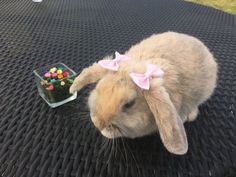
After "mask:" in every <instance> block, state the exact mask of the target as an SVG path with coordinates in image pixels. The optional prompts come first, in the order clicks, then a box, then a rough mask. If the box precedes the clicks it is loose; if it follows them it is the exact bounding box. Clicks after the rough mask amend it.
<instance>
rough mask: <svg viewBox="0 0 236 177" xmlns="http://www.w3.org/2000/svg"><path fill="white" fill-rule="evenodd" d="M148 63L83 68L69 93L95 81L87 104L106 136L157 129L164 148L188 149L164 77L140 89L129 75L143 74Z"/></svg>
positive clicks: (112, 136) (180, 150)
mask: <svg viewBox="0 0 236 177" xmlns="http://www.w3.org/2000/svg"><path fill="white" fill-rule="evenodd" d="M146 69H147V63H143V62H139V63H135V62H134V61H133V60H131V59H130V60H129V61H126V62H122V63H121V64H119V69H118V70H117V71H111V70H110V69H106V68H104V67H102V66H101V65H100V64H97V63H95V64H94V65H92V66H90V67H88V68H86V69H84V70H83V71H82V73H81V74H80V75H79V76H78V77H77V78H76V79H75V81H74V83H73V85H72V86H71V88H70V91H71V92H74V91H78V90H80V89H81V88H82V87H84V86H85V85H87V84H90V83H94V82H98V83H97V85H96V88H95V89H94V90H93V91H92V92H91V94H90V96H89V99H88V105H89V108H90V116H91V119H92V122H93V123H94V125H95V126H96V127H97V128H98V129H99V131H100V132H101V133H102V134H103V135H104V136H105V137H107V138H116V137H121V136H124V137H129V138H135V137H141V136H144V135H147V134H150V133H151V132H154V131H159V134H160V136H161V139H162V142H163V144H164V145H165V147H166V148H167V149H168V150H169V151H170V152H172V153H174V154H184V153H186V152H187V149H188V145H187V138H186V134H185V130H184V126H183V122H182V120H181V119H180V117H179V115H178V113H177V111H176V109H175V107H174V105H173V103H172V101H171V100H170V97H169V94H168V93H167V91H166V89H165V87H164V86H163V77H162V76H160V77H152V78H151V79H150V80H149V81H150V83H149V84H150V88H149V89H142V88H140V86H138V83H137V81H136V83H135V81H134V78H132V77H131V74H130V73H132V72H136V73H145V72H146Z"/></svg>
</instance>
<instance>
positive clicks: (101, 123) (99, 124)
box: [91, 116, 105, 131]
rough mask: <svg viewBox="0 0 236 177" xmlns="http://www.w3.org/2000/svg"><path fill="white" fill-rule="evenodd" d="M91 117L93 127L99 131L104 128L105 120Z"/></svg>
mask: <svg viewBox="0 0 236 177" xmlns="http://www.w3.org/2000/svg"><path fill="white" fill-rule="evenodd" d="M91 119H92V122H93V124H94V125H95V127H96V128H97V129H99V130H100V131H101V130H103V129H104V128H105V122H104V121H103V120H100V119H99V118H97V117H95V116H93V117H91Z"/></svg>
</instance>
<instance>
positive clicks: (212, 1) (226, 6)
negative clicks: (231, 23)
mask: <svg viewBox="0 0 236 177" xmlns="http://www.w3.org/2000/svg"><path fill="white" fill-rule="evenodd" d="M187 1H189V2H194V3H198V4H202V5H206V6H210V7H213V8H216V9H219V10H222V11H225V12H228V13H230V14H233V15H236V0H187Z"/></svg>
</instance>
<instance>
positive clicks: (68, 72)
mask: <svg viewBox="0 0 236 177" xmlns="http://www.w3.org/2000/svg"><path fill="white" fill-rule="evenodd" d="M33 72H34V75H35V81H36V84H37V88H38V92H39V95H40V96H41V97H42V98H43V99H44V100H45V101H46V102H47V104H48V105H49V106H51V107H52V108H55V107H57V106H60V105H62V104H65V103H67V102H69V101H72V100H74V99H76V97H77V93H76V92H75V93H74V94H71V93H70V92H69V88H70V86H71V85H72V84H73V81H74V79H75V77H76V73H75V72H74V71H73V70H72V69H70V68H69V67H68V66H66V65H65V64H63V63H55V64H52V65H49V66H45V67H43V68H40V69H36V70H34V71H33Z"/></svg>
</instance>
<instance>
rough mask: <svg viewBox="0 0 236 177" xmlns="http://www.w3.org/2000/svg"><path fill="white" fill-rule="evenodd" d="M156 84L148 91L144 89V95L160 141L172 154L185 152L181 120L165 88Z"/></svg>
mask: <svg viewBox="0 0 236 177" xmlns="http://www.w3.org/2000/svg"><path fill="white" fill-rule="evenodd" d="M158 85H159V84H157V86H154V87H153V88H150V90H148V91H144V92H143V94H144V97H145V99H146V101H147V104H148V106H149V108H150V110H151V111H152V113H153V115H154V117H155V121H156V124H157V127H158V130H159V133H160V136H161V139H162V142H163V144H164V146H165V147H166V149H167V150H168V151H169V152H171V153H174V154H178V155H181V154H185V153H186V152H187V150H188V142H187V137H186V133H185V129H184V126H183V122H182V120H181V118H180V117H179V115H178V113H177V111H176V109H175V106H174V105H173V103H172V101H171V100H170V97H169V94H168V93H167V92H166V89H165V88H164V87H163V86H161V85H159V86H158Z"/></svg>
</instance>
